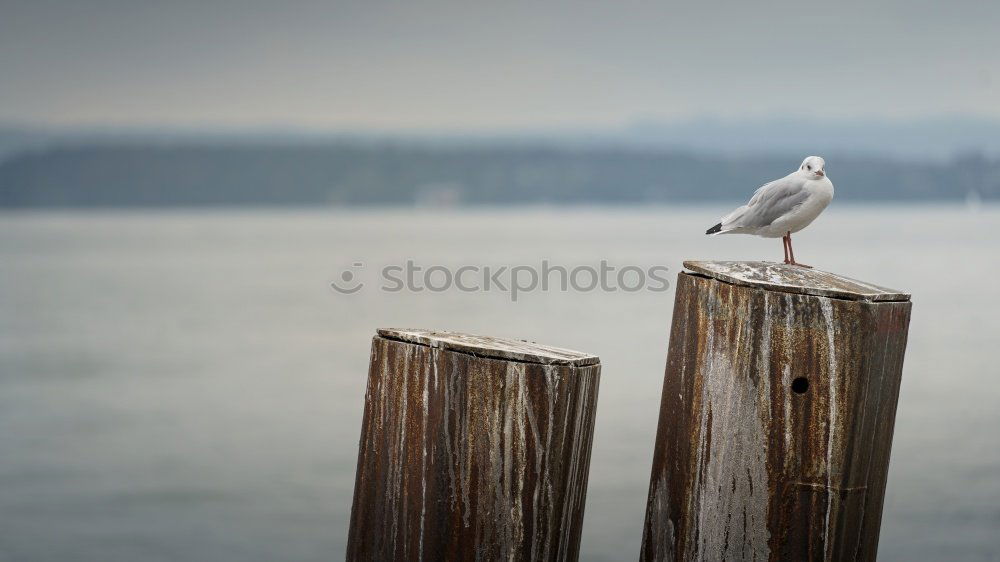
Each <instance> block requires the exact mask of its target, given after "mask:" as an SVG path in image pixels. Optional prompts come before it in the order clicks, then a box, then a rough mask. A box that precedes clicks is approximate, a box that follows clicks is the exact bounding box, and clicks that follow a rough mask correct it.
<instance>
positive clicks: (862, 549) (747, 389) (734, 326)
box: [641, 262, 911, 561]
mask: <svg viewBox="0 0 1000 562" xmlns="http://www.w3.org/2000/svg"><path fill="white" fill-rule="evenodd" d="M701 263H704V262H701ZM772 265H773V264H768V266H767V268H762V269H761V270H760V271H758V272H755V271H754V269H755V267H756V266H754V265H752V264H748V265H747V266H746V274H745V275H744V276H743V277H744V279H753V278H755V277H756V276H758V275H759V276H770V275H771V274H772V273H773V272H774V271H775V270H774V269H772ZM723 268H725V270H726V271H734V269H735V268H733V267H731V266H730V265H725V266H718V268H717V269H723ZM692 269H697V270H698V271H699V272H700V273H704V272H705V271H706V270H709V271H710V270H713V269H716V266H713V265H709V266H699V267H697V268H692ZM782 269H784V268H781V269H779V270H777V273H776V275H777V279H770V278H769V279H766V280H764V281H760V282H759V283H758V284H753V282H751V281H744V282H741V283H739V284H734V283H726V282H722V281H720V280H719V279H716V278H709V277H705V276H703V275H697V274H690V273H680V274H679V275H678V279H677V292H676V301H675V304H674V315H673V326H672V329H671V334H670V350H669V354H668V358H667V367H666V374H665V377H664V384H663V395H662V402H661V408H660V421H659V427H658V431H657V437H656V449H655V452H654V460H653V470H652V475H651V478H650V489H649V497H648V503H647V509H646V521H645V527H644V532H643V543H642V554H641V558H642V559H643V560H677V561H681V560H683V561H688V560H713V561H714V560H796V561H798V560H829V561H834V560H837V561H840V560H874V559H875V555H876V550H877V547H878V534H879V527H880V523H881V514H882V502H883V497H884V492H885V484H886V476H887V472H888V466H889V451H890V447H891V444H892V433H893V423H894V421H895V412H896V402H897V398H898V394H899V384H900V377H901V373H902V365H903V352H904V349H905V346H906V337H907V329H908V325H909V318H910V306H911V305H910V302H909V301H908V300H899V301H895V302H876V301H875V299H874V298H868V297H865V298H860V297H859V298H853V299H851V298H848V297H841V298H829V297H824V296H818V295H817V294H809V293H815V292H820V291H827V290H828V286H827V285H821V286H820V287H812V286H808V285H805V284H806V283H808V282H809V279H811V278H810V277H808V276H806V277H801V276H798V275H787V274H785V273H783V272H782ZM795 269H797V268H795ZM793 273H798V272H797V271H795V272H793ZM717 275H722V274H717ZM790 285H791V286H795V285H798V288H799V289H800V290H797V291H788V290H785V289H784V288H785V287H787V286H790ZM865 285H866V286H868V285H867V284H865ZM775 286H778V287H781V288H779V289H777V290H775ZM895 294H898V295H904V294H903V293H898V292H897V293H895ZM905 296H906V297H908V295H905Z"/></svg>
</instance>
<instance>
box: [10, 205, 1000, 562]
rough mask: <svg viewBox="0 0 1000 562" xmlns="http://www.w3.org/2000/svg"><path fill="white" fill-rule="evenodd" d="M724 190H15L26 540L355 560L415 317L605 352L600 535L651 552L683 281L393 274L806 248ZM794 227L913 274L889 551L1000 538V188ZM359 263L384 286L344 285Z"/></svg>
mask: <svg viewBox="0 0 1000 562" xmlns="http://www.w3.org/2000/svg"><path fill="white" fill-rule="evenodd" d="M724 207H726V205H721V206H712V207H680V208H669V207H650V208H616V209H586V208H584V209H575V210H569V211H556V210H550V209H544V208H542V209H538V208H535V209H505V210H473V211H465V212H459V211H455V212H436V211H435V212H412V211H402V210H394V211H362V212H348V211H335V212H334V211H330V212H309V211H171V212H114V213H112V212H108V213H103V212H102V213H85V214H73V213H58V212H46V213H25V214H0V560H14V561H21V560H27V561H48V560H52V561H56V560H58V561H63V560H77V561H95V562H97V561H100V562H113V561H130V562H131V561H137V560H143V561H146V560H149V561H168V560H171V561H172V560H185V561H187V560H192V561H193V560H204V561H226V562H228V561H233V562H236V561H239V562H251V561H270V560H289V561H320V560H323V561H328V560H338V559H341V558H342V557H343V553H344V549H345V541H346V534H347V529H348V521H349V515H350V507H351V497H352V492H353V483H354V471H355V462H356V454H357V440H358V436H359V434H360V423H361V414H362V400H363V396H364V389H365V378H366V374H367V372H366V371H367V363H368V350H369V345H370V340H371V337H372V335H373V334H374V332H375V330H376V328H379V327H389V326H396V327H427V328H435V329H450V330H459V331H468V332H472V333H479V334H487V335H496V336H507V337H514V338H524V339H531V340H536V341H538V342H541V343H546V344H550V345H557V346H561V347H569V348H573V349H578V350H581V351H586V352H591V353H595V354H598V355H600V357H601V359H602V363H603V372H602V381H601V389H600V399H599V406H598V413H597V428H596V433H595V438H594V450H593V459H592V464H591V470H592V472H591V476H590V488H589V491H588V498H587V511H586V521H585V525H584V534H583V545H582V553H583V556H582V558H583V559H585V560H634V559H635V558H636V557H637V555H638V551H639V545H640V541H641V536H642V519H643V516H644V509H645V500H646V492H647V485H648V478H649V470H650V466H651V461H652V445H653V438H654V432H655V428H656V423H657V414H658V408H659V398H660V389H661V386H662V382H663V367H664V362H665V357H666V351H667V333H668V328H669V326H670V315H671V308H672V304H673V292H672V290H671V291H667V292H652V291H638V292H623V291H618V292H604V291H600V290H595V291H589V292H580V291H568V292H561V291H558V290H551V289H550V290H549V291H547V292H541V291H535V292H526V293H523V294H519V295H518V299H517V301H516V302H512V301H511V298H510V294H509V292H502V291H490V292H461V291H457V290H449V291H445V292H431V291H426V290H425V291H423V292H408V291H403V292H395V293H386V292H382V291H380V290H379V288H378V285H379V282H378V274H379V271H380V269H381V268H382V267H383V266H385V265H392V264H402V263H405V261H406V260H407V259H412V260H414V262H416V263H418V264H421V265H423V266H425V267H426V266H431V265H444V266H446V267H452V268H455V267H458V266H460V265H464V264H475V265H494V266H503V265H508V266H511V265H518V264H527V265H536V264H539V262H540V261H541V260H542V259H548V260H549V261H550V262H551V263H552V264H557V265H559V264H561V265H564V266H566V267H572V266H577V265H591V266H596V265H597V264H599V262H600V261H601V260H607V261H608V262H609V263H610V264H612V265H616V266H618V267H622V266H625V265H637V266H640V267H642V268H648V267H650V266H652V265H664V266H666V267H668V268H670V273H669V275H668V277H669V278H670V279H671V280H672V279H673V277H674V276H676V274H677V271H678V270H679V269H680V267H681V262H682V260H684V259H770V260H780V258H781V242H780V240H765V239H760V238H750V237H740V236H730V237H707V236H704V235H703V234H702V233H703V232H704V231H705V229H706V228H707V227H709V226H711V225H712V224H714V223H715V222H716V218H717V217H718V216H719V215H721V214H722V212H723V211H726V210H728V209H726V208H724ZM794 240H795V252H796V257H797V258H798V259H799V260H800V261H803V262H805V263H809V264H812V265H815V266H817V267H820V268H822V269H827V270H830V271H836V272H839V273H843V274H845V275H848V276H851V277H855V278H859V279H863V280H866V281H870V282H874V283H878V284H882V285H886V286H889V287H894V288H900V289H905V290H908V291H911V292H912V293H913V301H914V308H913V316H912V323H911V328H910V342H909V348H908V350H907V356H906V364H905V367H904V375H903V386H902V391H901V396H900V401H899V409H898V415H897V423H896V432H895V442H894V445H893V451H892V464H891V468H890V474H889V486H888V492H887V497H886V506H885V513H884V516H883V522H882V533H881V543H880V559H882V560H1000V368H998V366H997V365H998V343H1000V300H998V298H997V284H998V280H1000V208H998V207H983V208H980V209H978V210H974V209H968V208H966V207H964V206H948V207H944V206H911V207H896V206H870V207H852V206H848V205H837V204H834V206H833V207H832V208H831V209H830V210H829V211H827V213H826V214H825V215H824V216H822V217H820V219H818V221H817V222H816V224H814V225H813V226H812V227H810V228H809V229H808V230H806V231H805V232H802V233H799V234H798V235H796V236H795V239H794ZM355 263H363V264H364V265H363V266H354V265H353V264H355ZM345 270H349V271H350V272H351V276H350V277H351V278H352V282H359V281H360V282H365V283H366V285H365V286H364V288H363V289H361V290H359V291H358V292H357V293H355V294H351V295H345V294H340V293H338V292H336V291H334V290H332V289H331V288H330V285H329V284H330V282H331V281H334V280H337V281H340V282H343V280H344V277H343V272H344V271H345Z"/></svg>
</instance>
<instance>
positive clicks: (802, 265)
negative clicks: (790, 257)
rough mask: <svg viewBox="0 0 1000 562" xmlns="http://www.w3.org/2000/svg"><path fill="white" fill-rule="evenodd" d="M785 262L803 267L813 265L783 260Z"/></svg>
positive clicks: (808, 267) (807, 267)
mask: <svg viewBox="0 0 1000 562" xmlns="http://www.w3.org/2000/svg"><path fill="white" fill-rule="evenodd" d="M785 263H787V264H788V265H797V266H799V267H804V268H806V269H812V268H813V266H811V265H806V264H804V263H799V262H797V261H789V262H785Z"/></svg>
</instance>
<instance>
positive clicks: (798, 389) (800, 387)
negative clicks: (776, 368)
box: [792, 377, 809, 394]
mask: <svg viewBox="0 0 1000 562" xmlns="http://www.w3.org/2000/svg"><path fill="white" fill-rule="evenodd" d="M807 390H809V381H808V380H807V379H806V378H805V377H798V378H797V379H795V380H793V381H792V391H793V392H795V393H796V394H805V392H806V391H807Z"/></svg>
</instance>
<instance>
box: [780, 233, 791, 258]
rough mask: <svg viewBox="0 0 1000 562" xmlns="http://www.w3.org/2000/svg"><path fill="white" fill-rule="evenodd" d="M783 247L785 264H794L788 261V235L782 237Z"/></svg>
mask: <svg viewBox="0 0 1000 562" xmlns="http://www.w3.org/2000/svg"><path fill="white" fill-rule="evenodd" d="M781 247H782V249H783V250H785V263H786V264H788V263H792V262H791V260H790V259H788V235H787V234H786V235H784V236H782V237H781Z"/></svg>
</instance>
